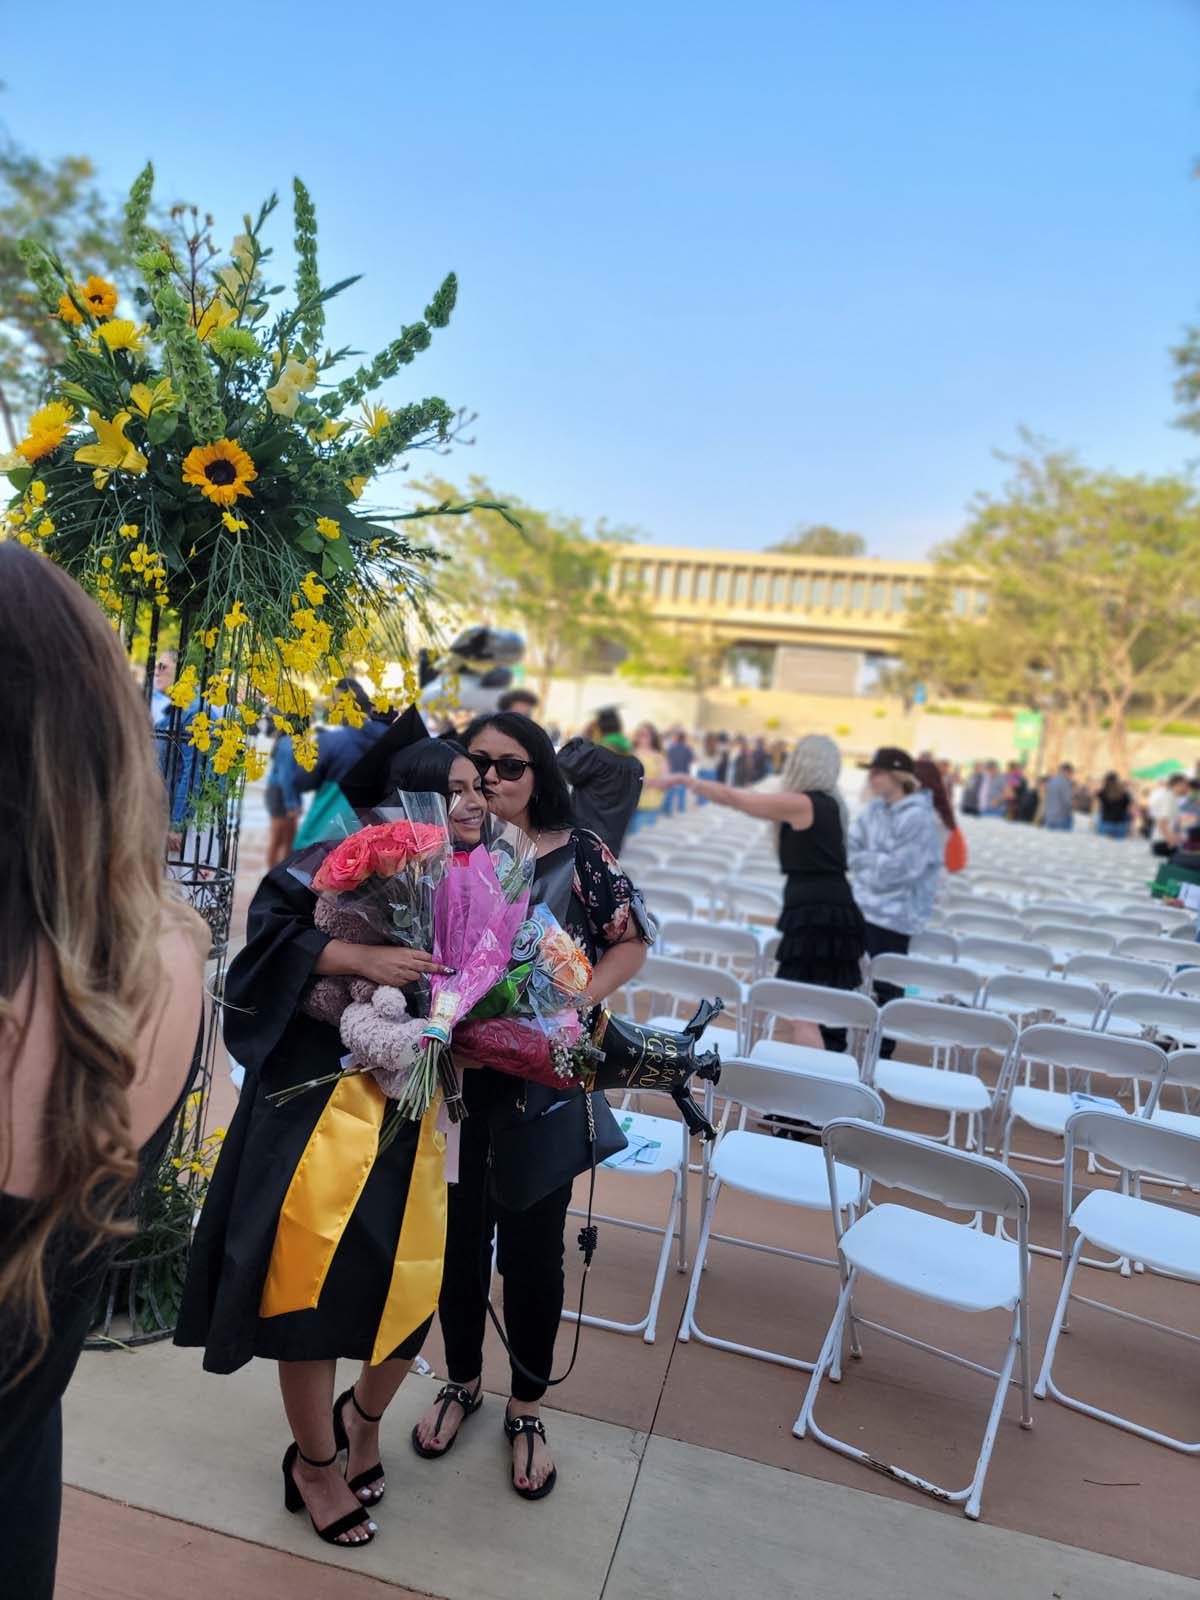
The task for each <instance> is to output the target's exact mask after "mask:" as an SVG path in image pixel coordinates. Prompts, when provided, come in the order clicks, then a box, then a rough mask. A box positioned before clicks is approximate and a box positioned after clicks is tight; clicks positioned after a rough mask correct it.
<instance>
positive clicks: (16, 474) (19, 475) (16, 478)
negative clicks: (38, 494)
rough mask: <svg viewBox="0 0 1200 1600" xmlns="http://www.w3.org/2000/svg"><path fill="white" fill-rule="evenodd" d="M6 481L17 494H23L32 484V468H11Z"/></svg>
mask: <svg viewBox="0 0 1200 1600" xmlns="http://www.w3.org/2000/svg"><path fill="white" fill-rule="evenodd" d="M8 481H9V483H11V484H12V486H13V488H14V489H15V490H16V491H17V493H18V494H24V493H25V491H26V489H28V487H29V485H30V484H31V483H32V482H33V468H32V467H13V469H12V471H11V472H9V474H8Z"/></svg>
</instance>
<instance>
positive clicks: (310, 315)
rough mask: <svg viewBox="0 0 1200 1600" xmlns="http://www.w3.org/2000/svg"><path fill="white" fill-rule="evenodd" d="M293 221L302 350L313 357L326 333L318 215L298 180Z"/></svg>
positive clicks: (306, 191) (296, 182)
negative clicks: (322, 297) (319, 269)
mask: <svg viewBox="0 0 1200 1600" xmlns="http://www.w3.org/2000/svg"><path fill="white" fill-rule="evenodd" d="M292 188H293V192H294V195H295V218H296V239H295V243H296V301H297V304H298V307H299V310H300V337H301V341H302V343H303V346H304V349H305V350H306V351H307V352H308V353H309V354H310V355H315V354H316V352H317V350H318V349H319V347H320V344H321V339H322V337H323V336H324V333H325V304H324V301H323V300H322V299H321V275H320V273H319V272H318V271H317V213H316V210H315V208H314V206H313V203H312V198H311V196H310V195H309V192H308V190H307V189H306V188H305V187H304V185H303V183H301V181H300V179H299V178H295V179H293V181H292Z"/></svg>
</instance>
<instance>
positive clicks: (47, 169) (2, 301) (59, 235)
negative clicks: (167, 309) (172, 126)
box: [0, 140, 127, 444]
mask: <svg viewBox="0 0 1200 1600" xmlns="http://www.w3.org/2000/svg"><path fill="white" fill-rule="evenodd" d="M26 239H28V240H29V241H33V242H36V243H38V244H39V245H41V246H42V247H43V249H44V251H45V252H49V254H51V255H59V256H62V257H64V258H67V259H70V260H71V261H74V262H77V263H79V266H80V272H81V275H82V276H83V277H86V276H87V275H88V273H90V272H96V273H100V274H102V275H106V276H108V277H110V278H111V277H114V276H115V277H119V275H120V273H121V271H122V270H123V268H124V267H125V265H126V261H127V255H126V251H125V249H124V246H123V244H122V239H121V227H120V223H119V221H118V219H117V217H116V216H115V215H114V214H113V212H112V210H111V209H110V207H109V205H108V203H107V201H106V200H105V198H104V196H103V194H102V193H101V190H100V188H99V185H98V184H97V183H96V181H95V171H94V168H93V167H92V163H91V162H90V161H89V160H88V159H87V157H86V156H63V157H60V158H59V159H57V160H55V161H49V162H46V161H42V160H41V159H40V158H39V157H37V156H34V155H31V154H30V153H28V152H27V151H24V150H22V149H21V148H20V147H19V146H17V145H16V144H14V143H13V142H12V141H11V140H5V141H3V142H0V418H2V419H3V421H4V425H5V429H6V431H7V433H8V443H9V444H15V443H16V437H17V417H18V415H19V414H20V413H22V412H24V411H27V410H30V409H31V408H32V407H33V406H34V405H36V404H37V402H38V400H39V399H40V398H41V395H42V391H43V388H44V385H45V381H46V372H47V369H48V368H49V367H51V366H52V365H53V364H54V363H55V362H56V361H59V360H61V359H62V357H63V356H64V355H65V354H66V350H67V344H68V341H67V336H66V332H65V330H64V328H63V325H62V323H61V322H59V320H58V319H57V317H56V316H54V315H53V314H52V313H53V311H54V309H55V305H56V303H57V295H58V294H59V293H61V292H62V291H61V289H59V290H57V291H56V293H55V299H54V300H53V301H51V302H50V304H49V306H48V305H47V303H46V288H47V283H46V282H44V281H42V278H41V277H38V278H35V277H33V276H31V268H32V269H36V270H37V271H38V273H41V270H42V263H43V262H44V260H45V255H44V254H43V253H41V252H38V253H36V254H34V255H32V256H31V255H30V253H29V252H28V251H27V250H23V249H22V241H23V240H26ZM43 276H44V275H43Z"/></svg>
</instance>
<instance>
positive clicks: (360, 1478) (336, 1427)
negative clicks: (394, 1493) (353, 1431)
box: [333, 1385, 387, 1506]
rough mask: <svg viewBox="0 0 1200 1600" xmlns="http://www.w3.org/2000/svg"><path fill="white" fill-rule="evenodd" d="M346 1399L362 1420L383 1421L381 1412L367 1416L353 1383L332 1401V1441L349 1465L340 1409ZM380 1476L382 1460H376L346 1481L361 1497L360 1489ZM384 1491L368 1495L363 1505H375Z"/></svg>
mask: <svg viewBox="0 0 1200 1600" xmlns="http://www.w3.org/2000/svg"><path fill="white" fill-rule="evenodd" d="M347 1400H349V1401H351V1402H352V1403H353V1406H354V1409H355V1411H357V1412H358V1414H359V1416H360V1417H361V1418H362V1419H363V1421H364V1422H382V1421H383V1414H382V1412H381V1413H380V1415H379V1416H377V1417H372V1416H368V1414H367V1413H366V1412H365V1411H364V1410H363V1408H362V1407H361V1406H360V1405H359V1403H358V1396H357V1395H356V1394H355V1392H354V1387H353V1385H351V1387H350V1388H349V1389H347V1390H346V1392H345V1394H340V1395H339V1396H338V1397H337V1399H336V1400H335V1401H334V1402H333V1442H334V1444H335V1445H337V1447H338V1449H339V1450H344V1451H345V1452H346V1465H347V1466H349V1465H350V1435H349V1433H348V1432H347V1431H346V1422H345V1418H344V1417H343V1416H342V1409H343V1407H344V1406H345V1404H346V1401H347ZM382 1477H383V1462H382V1461H377V1462H376V1463H375V1465H374V1466H373V1467H368V1468H367V1470H366V1471H365V1472H356V1473H355V1475H354V1477H352V1478H347V1479H346V1482H347V1483H348V1484H349V1485H350V1487H351V1488H352V1489H353V1490H354V1492H355V1494H357V1495H359V1496H360V1498H361V1493H362V1490H364V1489H365V1488H366V1487H367V1485H368V1484H369V1483H374V1482H375V1479H376V1478H382ZM386 1492H387V1490H386V1488H385V1489H380V1491H379V1493H378V1494H372V1495H369V1496H368V1497H367V1498H366V1499H365V1500H363V1505H365V1506H377V1505H378V1504H379V1502H380V1501H381V1500H382V1499H383V1497H384V1495H385V1494H386Z"/></svg>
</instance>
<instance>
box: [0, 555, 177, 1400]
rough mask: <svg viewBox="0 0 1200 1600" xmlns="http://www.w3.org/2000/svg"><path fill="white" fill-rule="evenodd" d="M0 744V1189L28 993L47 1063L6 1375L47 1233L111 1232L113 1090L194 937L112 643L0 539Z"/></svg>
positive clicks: (94, 1242) (147, 743)
mask: <svg viewBox="0 0 1200 1600" xmlns="http://www.w3.org/2000/svg"><path fill="white" fill-rule="evenodd" d="M0 738H2V739H3V741H4V754H5V761H4V773H5V776H4V782H3V784H0V840H2V841H3V849H4V854H5V860H4V870H3V871H2V872H0V1191H3V1189H4V1186H5V1182H6V1180H7V1177H8V1174H9V1172H10V1171H11V1168H12V1162H13V1155H14V1149H13V1115H12V1113H13V1077H14V1072H15V1065H16V1062H17V1060H18V1059H19V1057H20V1055H21V1052H22V1049H23V1047H24V1046H25V1043H26V1039H27V1036H28V1034H29V1030H30V1024H31V1019H32V1016H33V1010H34V1006H35V1004H36V1003H37V1001H38V999H39V996H41V997H44V999H45V1001H46V1003H47V1005H48V1010H49V1015H50V1023H51V1032H50V1037H51V1039H52V1041H53V1043H52V1049H53V1052H54V1059H53V1061H52V1062H51V1063H50V1070H49V1072H48V1074H47V1075H46V1099H45V1108H44V1113H43V1117H42V1124H41V1127H40V1128H39V1129H38V1130H37V1137H38V1140H39V1148H40V1151H42V1152H44V1162H43V1166H42V1176H41V1180H40V1182H39V1185H38V1194H37V1196H36V1197H35V1198H33V1199H32V1200H31V1201H30V1202H29V1204H28V1205H27V1206H26V1207H25V1208H24V1209H23V1215H22V1220H21V1223H20V1225H19V1226H18V1227H17V1228H15V1229H13V1230H12V1231H11V1233H10V1235H9V1236H8V1237H7V1238H6V1239H5V1240H4V1241H3V1243H2V1244H0V1305H2V1306H3V1307H4V1308H5V1310H6V1312H12V1313H15V1314H16V1318H17V1325H18V1327H21V1328H22V1329H23V1331H25V1332H27V1342H20V1345H19V1348H20V1349H21V1351H22V1353H24V1351H25V1350H26V1349H29V1350H30V1351H31V1352H32V1353H31V1354H30V1355H29V1359H28V1360H27V1361H26V1362H25V1364H24V1366H23V1367H22V1369H21V1372H19V1373H17V1375H16V1376H17V1377H20V1376H21V1375H22V1373H23V1372H26V1371H28V1370H29V1369H30V1367H31V1366H33V1365H34V1364H35V1363H36V1361H37V1360H38V1358H39V1356H40V1355H41V1353H42V1351H43V1350H44V1349H45V1345H46V1342H47V1339H48V1337H49V1332H50V1318H49V1300H48V1296H47V1272H48V1254H47V1252H48V1249H49V1247H50V1244H51V1240H52V1238H54V1236H55V1235H57V1234H59V1230H62V1234H61V1237H62V1238H67V1239H69V1240H70V1241H71V1245H72V1248H73V1250H75V1251H77V1254H78V1256H79V1257H82V1256H86V1255H88V1254H90V1253H91V1252H92V1251H94V1250H95V1249H96V1248H97V1247H98V1246H99V1245H100V1244H101V1243H102V1242H103V1241H104V1240H105V1239H108V1238H112V1237H114V1236H116V1235H119V1234H122V1233H125V1232H128V1231H129V1227H128V1224H127V1223H126V1222H125V1221H124V1220H123V1218H122V1206H123V1202H124V1201H125V1199H126V1196H127V1193H128V1190H129V1187H130V1184H131V1183H132V1181H133V1178H134V1175H135V1173H136V1170H137V1150H136V1148H135V1146H134V1142H133V1138H132V1134H131V1118H130V1103H129V1090H130V1087H131V1086H132V1084H133V1082H134V1077H135V1072H136V1063H137V1050H138V1039H139V1035H140V1034H141V1032H142V1030H143V1028H144V1027H146V1026H147V1024H148V1023H149V1022H150V1020H151V1018H152V1015H153V1013H154V1010H155V1002H156V1001H159V1002H160V1003H161V984H162V979H163V969H162V962H161V959H160V954H159V947H160V942H161V940H162V938H163V935H164V933H165V932H167V931H168V930H169V929H170V928H172V927H178V928H181V929H183V930H184V931H186V932H187V933H189V934H190V935H192V936H193V937H194V938H195V939H196V941H197V943H198V944H200V945H201V947H202V948H203V949H205V950H207V948H208V939H207V929H205V927H204V924H203V923H202V922H201V920H200V918H199V917H198V916H197V915H196V914H195V913H194V912H193V911H191V910H190V909H188V908H187V907H186V906H184V905H182V904H180V903H179V902H178V901H177V900H175V899H173V898H172V897H171V892H170V890H169V889H168V886H167V883H166V880H165V875H164V871H163V855H164V843H165V837H166V827H167V808H166V791H165V786H164V784H163V780H162V776H161V774H160V772H159V769H158V762H157V760H156V757H155V748H154V739H153V735H152V733H151V728H150V715H149V710H148V708H147V706H146V704H145V703H144V701H143V700H142V699H141V697H140V696H139V694H138V691H137V688H136V686H135V683H134V679H133V676H132V674H131V673H130V671H129V664H128V660H127V658H126V656H125V653H124V651H123V650H122V649H121V645H120V643H119V641H118V639H117V636H116V634H115V633H114V631H113V629H112V627H111V626H110V624H109V623H108V622H107V621H106V620H105V619H104V617H103V616H102V614H101V613H100V611H99V610H98V609H97V607H96V606H95V605H94V604H93V603H92V602H91V600H89V599H88V598H87V596H86V595H85V594H84V593H83V591H82V589H80V588H79V587H78V585H77V584H76V583H75V582H74V581H73V580H72V579H71V578H69V577H68V576H67V575H66V573H64V572H63V571H61V570H60V569H59V568H58V567H55V566H54V565H53V564H52V563H51V562H50V561H48V560H46V559H45V558H44V557H42V556H37V555H33V554H32V553H30V552H29V551H27V550H25V549H23V548H22V547H21V546H20V545H19V544H17V543H15V542H12V541H6V542H2V543H0ZM9 1353H10V1354H12V1353H13V1352H9ZM11 1381H15V1379H14V1380H11Z"/></svg>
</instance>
